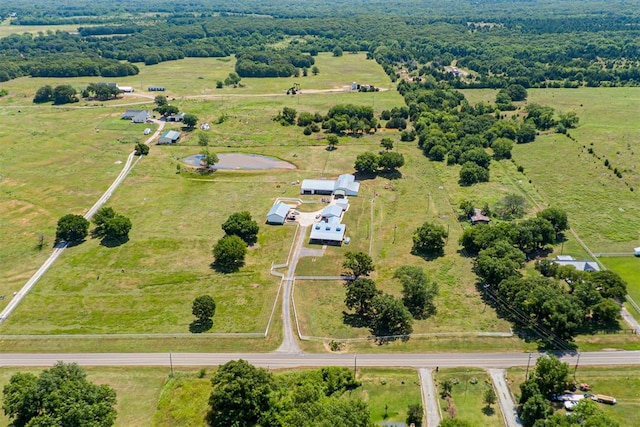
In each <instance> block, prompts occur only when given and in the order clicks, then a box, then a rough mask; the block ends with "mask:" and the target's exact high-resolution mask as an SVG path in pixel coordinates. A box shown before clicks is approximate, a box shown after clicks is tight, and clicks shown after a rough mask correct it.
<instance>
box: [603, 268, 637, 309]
mask: <svg viewBox="0 0 640 427" xmlns="http://www.w3.org/2000/svg"><path fill="white" fill-rule="evenodd" d="M600 261H601V262H602V263H603V264H604V265H605V266H606V267H607V268H608V269H609V270H612V271H615V272H616V273H618V274H619V275H620V277H622V278H623V279H624V280H625V281H626V282H627V293H628V294H629V296H631V298H633V300H634V301H635V302H636V304H638V305H640V258H637V257H608V258H600ZM629 311H630V312H631V313H633V315H634V316H635V317H636V318H639V319H640V313H638V312H637V311H636V310H635V309H633V308H631V309H630V310H629Z"/></svg>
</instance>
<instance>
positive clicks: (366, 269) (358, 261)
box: [342, 251, 375, 279]
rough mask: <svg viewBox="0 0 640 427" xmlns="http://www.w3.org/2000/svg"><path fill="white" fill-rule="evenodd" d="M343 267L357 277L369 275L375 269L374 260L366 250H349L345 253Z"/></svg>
mask: <svg viewBox="0 0 640 427" xmlns="http://www.w3.org/2000/svg"><path fill="white" fill-rule="evenodd" d="M342 267H343V268H345V269H346V270H347V274H349V275H351V276H353V277H354V278H356V279H357V278H358V277H360V276H368V275H369V273H371V272H372V271H374V270H375V266H374V265H373V260H372V259H371V257H370V256H369V255H367V254H365V253H364V252H351V251H347V252H346V253H345V254H344V261H343V262H342Z"/></svg>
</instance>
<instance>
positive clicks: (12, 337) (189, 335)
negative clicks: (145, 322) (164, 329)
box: [0, 332, 265, 340]
mask: <svg viewBox="0 0 640 427" xmlns="http://www.w3.org/2000/svg"><path fill="white" fill-rule="evenodd" d="M204 337H218V338H224V337H233V338H264V337H265V335H264V333H262V332H210V333H204V334H194V333H187V332H176V333H174V334H170V333H157V334H154V333H148V334H58V335H44V334H43V335H40V334H34V335H24V334H20V335H0V340H44V339H91V338H99V339H123V338H132V339H154V338H204Z"/></svg>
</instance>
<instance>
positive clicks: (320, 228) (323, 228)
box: [309, 217, 347, 246]
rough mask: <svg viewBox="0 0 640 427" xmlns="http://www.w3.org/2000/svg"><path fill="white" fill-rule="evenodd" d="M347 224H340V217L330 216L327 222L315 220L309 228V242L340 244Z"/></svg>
mask: <svg viewBox="0 0 640 427" xmlns="http://www.w3.org/2000/svg"><path fill="white" fill-rule="evenodd" d="M346 230H347V226H346V225H344V224H340V218H335V217H333V218H331V219H330V220H329V222H317V223H315V224H313V228H311V235H310V236H309V240H310V243H316V244H321V245H338V246H340V245H342V241H343V240H344V233H345V232H346Z"/></svg>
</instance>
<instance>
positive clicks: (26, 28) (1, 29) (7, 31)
mask: <svg viewBox="0 0 640 427" xmlns="http://www.w3.org/2000/svg"><path fill="white" fill-rule="evenodd" d="M10 22H11V21H10V20H9V19H5V20H4V21H0V37H7V36H10V35H12V34H24V33H30V34H38V33H44V34H46V33H47V32H49V31H54V32H55V31H68V32H70V33H77V32H78V27H80V26H82V27H90V26H91V25H73V24H69V25H10Z"/></svg>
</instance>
